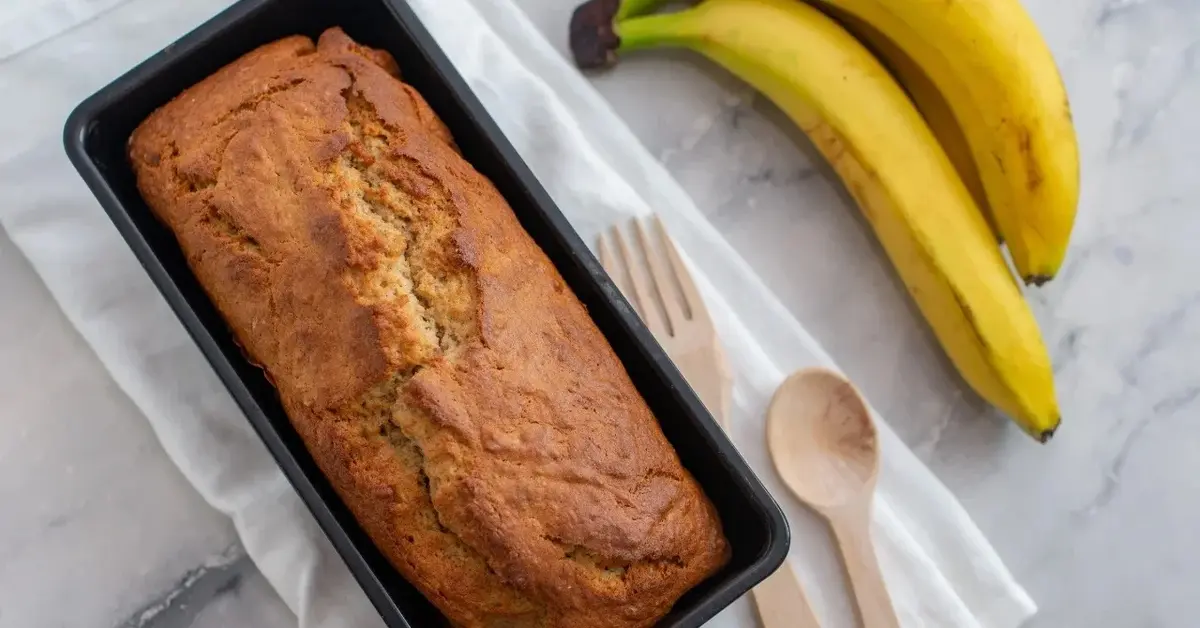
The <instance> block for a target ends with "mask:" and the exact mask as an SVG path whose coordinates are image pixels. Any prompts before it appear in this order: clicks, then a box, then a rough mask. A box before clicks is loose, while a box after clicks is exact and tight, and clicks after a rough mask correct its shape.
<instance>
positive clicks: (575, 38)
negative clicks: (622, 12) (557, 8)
mask: <svg viewBox="0 0 1200 628" xmlns="http://www.w3.org/2000/svg"><path fill="white" fill-rule="evenodd" d="M620 4H621V3H620V0H587V2H584V3H583V4H581V5H579V6H577V7H575V12H574V13H572V14H571V22H570V27H569V33H570V37H569V43H570V47H571V56H572V57H574V59H575V65H576V66H578V67H579V68H580V69H583V70H595V69H601V68H607V67H611V66H612V65H614V64H615V63H616V62H617V52H616V51H617V48H618V47H620V45H621V38H620V37H619V36H618V35H617V33H616V30H615V29H614V28H613V20H614V19H615V17H616V14H617V9H618V8H620Z"/></svg>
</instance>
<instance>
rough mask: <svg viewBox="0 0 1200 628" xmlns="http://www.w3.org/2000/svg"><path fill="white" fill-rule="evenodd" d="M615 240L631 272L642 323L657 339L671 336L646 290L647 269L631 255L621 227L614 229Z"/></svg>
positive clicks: (660, 313) (627, 268) (631, 282)
mask: <svg viewBox="0 0 1200 628" xmlns="http://www.w3.org/2000/svg"><path fill="white" fill-rule="evenodd" d="M613 239H614V240H616V242H617V252H618V253H620V255H621V260H622V261H624V262H625V269H626V270H628V271H629V282H630V286H631V287H632V288H633V297H634V300H636V301H637V306H636V307H637V310H638V314H639V315H640V316H641V317H642V322H643V323H645V324H646V327H647V328H648V329H649V330H650V333H652V334H654V335H655V337H657V338H665V337H668V336H670V333H669V332H668V331H667V326H666V322H665V321H663V320H662V316H663V314H662V312H661V310H660V308H657V307H655V306H654V301H653V300H651V298H650V293H649V292H648V291H647V290H646V280H645V279H644V275H643V274H644V273H645V272H646V271H645V268H644V267H643V265H642V264H640V263H639V262H638V261H637V260H636V259H634V257H633V255H631V254H630V253H629V247H628V246H627V245H626V244H625V236H623V235H621V228H620V227H619V226H617V227H613ZM660 342H661V341H660Z"/></svg>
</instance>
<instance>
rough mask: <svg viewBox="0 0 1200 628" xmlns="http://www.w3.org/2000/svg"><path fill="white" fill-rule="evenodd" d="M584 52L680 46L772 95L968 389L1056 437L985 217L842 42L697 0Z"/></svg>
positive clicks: (834, 35) (874, 67)
mask: <svg viewBox="0 0 1200 628" xmlns="http://www.w3.org/2000/svg"><path fill="white" fill-rule="evenodd" d="M588 44H589V45H592V44H608V45H611V46H613V47H614V48H615V50H616V52H626V51H630V50H634V49H638V48H645V47H653V46H669V45H674V46H682V47H687V48H691V49H693V50H695V51H697V52H700V53H701V54H703V55H705V56H707V57H708V58H710V59H712V60H713V61H715V62H716V63H718V64H720V65H722V66H724V67H725V68H727V69H728V70H730V71H732V72H733V73H734V74H737V75H738V76H740V77H741V78H742V79H744V80H746V81H747V82H749V83H750V84H751V85H753V86H754V87H756V88H757V89H758V90H759V91H761V92H762V93H763V94H765V95H766V96H767V97H768V98H770V99H771V100H772V101H774V102H775V103H776V104H777V105H778V106H779V107H780V108H781V109H782V110H783V111H784V112H785V113H787V114H788V116H789V117H790V118H791V119H792V120H794V121H795V122H796V123H797V124H799V125H800V127H801V128H803V129H804V131H805V132H806V133H807V134H808V135H809V137H810V138H811V139H812V140H813V142H814V144H815V145H816V146H817V148H818V149H819V150H820V151H821V153H822V154H823V155H824V156H825V157H826V159H828V160H829V162H830V163H831V165H832V166H833V168H834V169H835V171H836V172H837V173H838V175H839V176H840V177H841V178H842V180H843V182H844V183H845V184H846V186H847V188H848V189H849V191H850V193H851V194H852V195H853V196H854V198H855V200H856V201H857V202H858V204H859V205H860V207H861V209H862V211H863V213H864V214H865V215H866V217H867V219H868V221H869V222H870V223H871V224H872V226H873V227H874V229H875V233H876V234H877V236H878V237H879V240H880V241H881V243H882V244H883V248H884V249H885V251H886V252H887V254H888V256H889V257H890V259H891V260H892V263H893V264H894V265H895V267H896V268H897V270H898V271H899V274H900V277H901V278H902V279H903V281H904V283H905V285H906V286H907V287H908V290H909V293H910V294H911V295H912V297H913V298H914V300H915V301H916V302H917V305H918V307H919V308H920V310H921V312H922V314H923V315H924V316H925V318H926V319H927V320H928V322H929V324H930V325H931V326H932V328H933V330H934V333H935V335H936V336H937V338H938V340H939V342H940V343H941V344H942V346H943V348H944V349H945V350H946V352H947V353H948V354H949V356H950V358H951V360H952V361H953V362H954V364H955V365H956V367H957V368H958V369H959V371H960V372H961V373H962V374H963V376H964V377H965V379H966V380H967V382H968V383H969V384H970V385H971V386H972V387H973V388H974V389H975V390H976V391H978V392H979V393H980V395H982V396H983V397H984V398H985V399H987V400H988V401H989V402H991V403H992V404H993V405H995V406H997V407H999V408H1000V409H1002V410H1004V411H1005V412H1007V413H1008V414H1009V415H1011V416H1012V417H1013V418H1014V419H1015V420H1016V422H1017V423H1018V424H1019V425H1021V426H1022V427H1023V428H1024V429H1025V430H1026V431H1027V432H1028V433H1029V434H1031V435H1032V436H1033V437H1034V438H1036V439H1038V440H1039V441H1043V442H1044V441H1045V440H1047V439H1048V438H1049V437H1050V436H1051V435H1052V434H1053V433H1054V430H1055V429H1056V428H1057V427H1058V424H1059V412H1058V407H1057V402H1056V400H1055V394H1054V382H1053V375H1052V372H1051V368H1050V359H1049V356H1048V355H1047V352H1046V348H1045V345H1044V344H1043V343H1042V340H1041V337H1040V334H1039V331H1038V328H1037V323H1036V322H1035V320H1034V318H1033V315H1032V313H1031V312H1030V310H1029V307H1028V306H1027V304H1026V303H1025V301H1024V300H1023V299H1022V297H1021V294H1020V291H1019V289H1018V287H1017V284H1016V282H1014V281H1013V278H1012V275H1011V274H1010V273H1009V271H1008V268H1007V266H1006V265H1005V262H1004V260H1003V258H1002V257H1001V255H1000V251H999V249H998V248H997V247H996V246H995V240H994V238H993V236H992V234H991V232H990V231H989V230H988V227H987V224H986V222H985V221H984V219H983V216H982V214H981V213H980V211H979V209H978V208H977V207H976V206H975V204H974V202H973V201H972V199H971V196H970V194H969V193H968V191H967V189H966V187H965V186H964V184H963V182H962V180H961V179H960V178H959V177H958V175H957V174H956V172H955V170H954V168H953V166H952V165H951V164H950V161H949V160H948V158H947V157H946V153H945V152H944V151H943V149H942V148H941V146H940V145H939V144H938V143H937V141H936V139H935V138H934V137H933V134H932V133H931V132H930V130H929V127H928V126H927V124H926V123H925V121H924V120H923V119H922V118H921V115H920V114H919V113H918V112H917V110H916V109H915V108H914V107H913V105H912V103H911V102H910V101H909V100H908V98H907V97H906V96H905V94H904V92H903V90H902V89H901V88H900V86H899V85H898V84H897V83H896V81H895V80H894V79H893V78H892V77H891V75H889V74H888V72H887V70H886V69H885V68H884V67H883V66H882V65H880V63H879V62H878V61H877V60H876V59H875V57H873V56H872V55H871V54H870V52H869V51H867V49H866V48H864V47H863V46H862V44H860V43H859V42H858V41H857V40H855V39H854V37H853V36H851V35H850V34H849V33H847V32H846V31H845V30H844V29H843V28H842V27H841V26H839V25H838V24H837V23H835V22H834V21H833V20H832V19H830V18H829V17H827V16H825V15H824V14H822V13H821V12H819V11H817V10H816V9H814V8H813V7H811V6H808V5H806V4H803V3H801V2H797V1H796V0H706V1H705V2H703V3H702V4H700V5H698V6H695V7H693V8H690V9H687V10H684V11H681V12H678V13H670V14H664V15H650V16H645V17H633V18H628V19H625V20H622V21H619V22H617V23H616V24H615V25H614V27H613V30H612V31H606V33H605V35H604V36H603V37H596V38H593V39H590V40H589V41H588ZM576 52H577V53H580V52H582V50H581V49H580V48H578V47H577V49H576ZM611 52H612V51H611V50H592V51H591V53H590V57H591V58H592V59H595V60H597V61H599V62H603V61H604V60H608V59H610V57H611ZM588 56H589V54H584V55H583V57H588ZM577 59H579V56H578V55H577ZM581 65H588V64H587V62H586V59H584V60H582V61H581Z"/></svg>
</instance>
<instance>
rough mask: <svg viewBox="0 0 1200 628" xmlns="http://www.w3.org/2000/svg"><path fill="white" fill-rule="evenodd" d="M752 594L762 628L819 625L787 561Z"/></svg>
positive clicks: (815, 627)
mask: <svg viewBox="0 0 1200 628" xmlns="http://www.w3.org/2000/svg"><path fill="white" fill-rule="evenodd" d="M751 595H752V596H753V597H754V605H755V608H756V609H757V610H758V620H759V623H761V624H762V627H763V628H819V626H820V625H821V624H820V622H818V621H817V616H816V614H815V613H813V609H812V606H811V605H809V603H808V598H807V597H805V595H804V589H803V588H801V586H800V581H799V580H797V579H796V574H795V573H794V572H793V571H792V568H791V567H790V566H789V565H788V564H787V563H786V562H785V563H783V564H782V565H780V566H779V569H776V570H775V573H773V574H771V575H770V576H767V579H766V580H763V581H762V582H760V583H759V584H758V586H756V587H754V590H753V592H752V593H751Z"/></svg>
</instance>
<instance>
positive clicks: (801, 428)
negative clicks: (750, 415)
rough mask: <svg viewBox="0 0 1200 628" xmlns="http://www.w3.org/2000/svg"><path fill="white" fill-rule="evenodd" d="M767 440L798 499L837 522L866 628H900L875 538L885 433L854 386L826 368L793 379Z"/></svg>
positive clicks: (775, 406)
mask: <svg viewBox="0 0 1200 628" xmlns="http://www.w3.org/2000/svg"><path fill="white" fill-rule="evenodd" d="M767 446H768V448H769V449H770V451H771V459H772V460H773V461H774V463H775V469H776V471H778V472H779V475H780V476H781V477H782V478H783V482H784V484H786V485H787V487H788V489H789V490H791V491H792V493H793V494H794V495H795V496H796V498H797V499H799V500H800V501H803V502H805V503H807V504H808V505H809V506H810V507H812V508H813V509H814V510H816V511H817V512H818V513H820V514H821V515H822V516H823V517H825V519H826V520H827V521H828V522H829V525H830V527H832V528H833V533H834V536H835V537H836V538H837V542H838V545H839V546H840V548H841V550H842V558H843V559H844V560H845V562H846V573H847V574H848V576H849V578H850V585H851V588H852V589H853V591H854V597H855V599H856V600H857V602H858V611H859V618H860V619H861V620H862V624H863V626H865V627H866V628H898V627H899V625H900V622H899V620H898V619H897V617H896V611H895V609H894V608H893V607H892V601H891V598H890V597H889V595H888V591H887V586H886V585H885V584H884V582H883V575H882V574H881V573H880V571H879V561H878V559H877V558H876V556H875V546H874V544H873V543H872V541H871V528H870V525H871V502H872V500H873V498H874V496H875V482H876V480H877V478H878V477H879V439H878V438H877V437H876V433H875V424H874V423H873V422H872V421H871V413H870V412H869V411H868V410H867V407H866V404H865V403H864V402H863V400H862V397H860V396H859V394H858V391H856V390H855V389H854V386H853V385H852V384H851V383H850V382H848V381H846V379H845V378H843V377H842V376H841V375H838V374H837V373H834V372H832V371H828V370H825V369H809V370H803V371H799V372H797V373H794V374H793V375H791V376H790V377H788V378H787V379H786V380H785V381H784V382H783V384H781V385H780V386H779V390H777V391H775V396H774V398H773V399H772V400H771V407H770V409H769V410H768V411H767Z"/></svg>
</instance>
